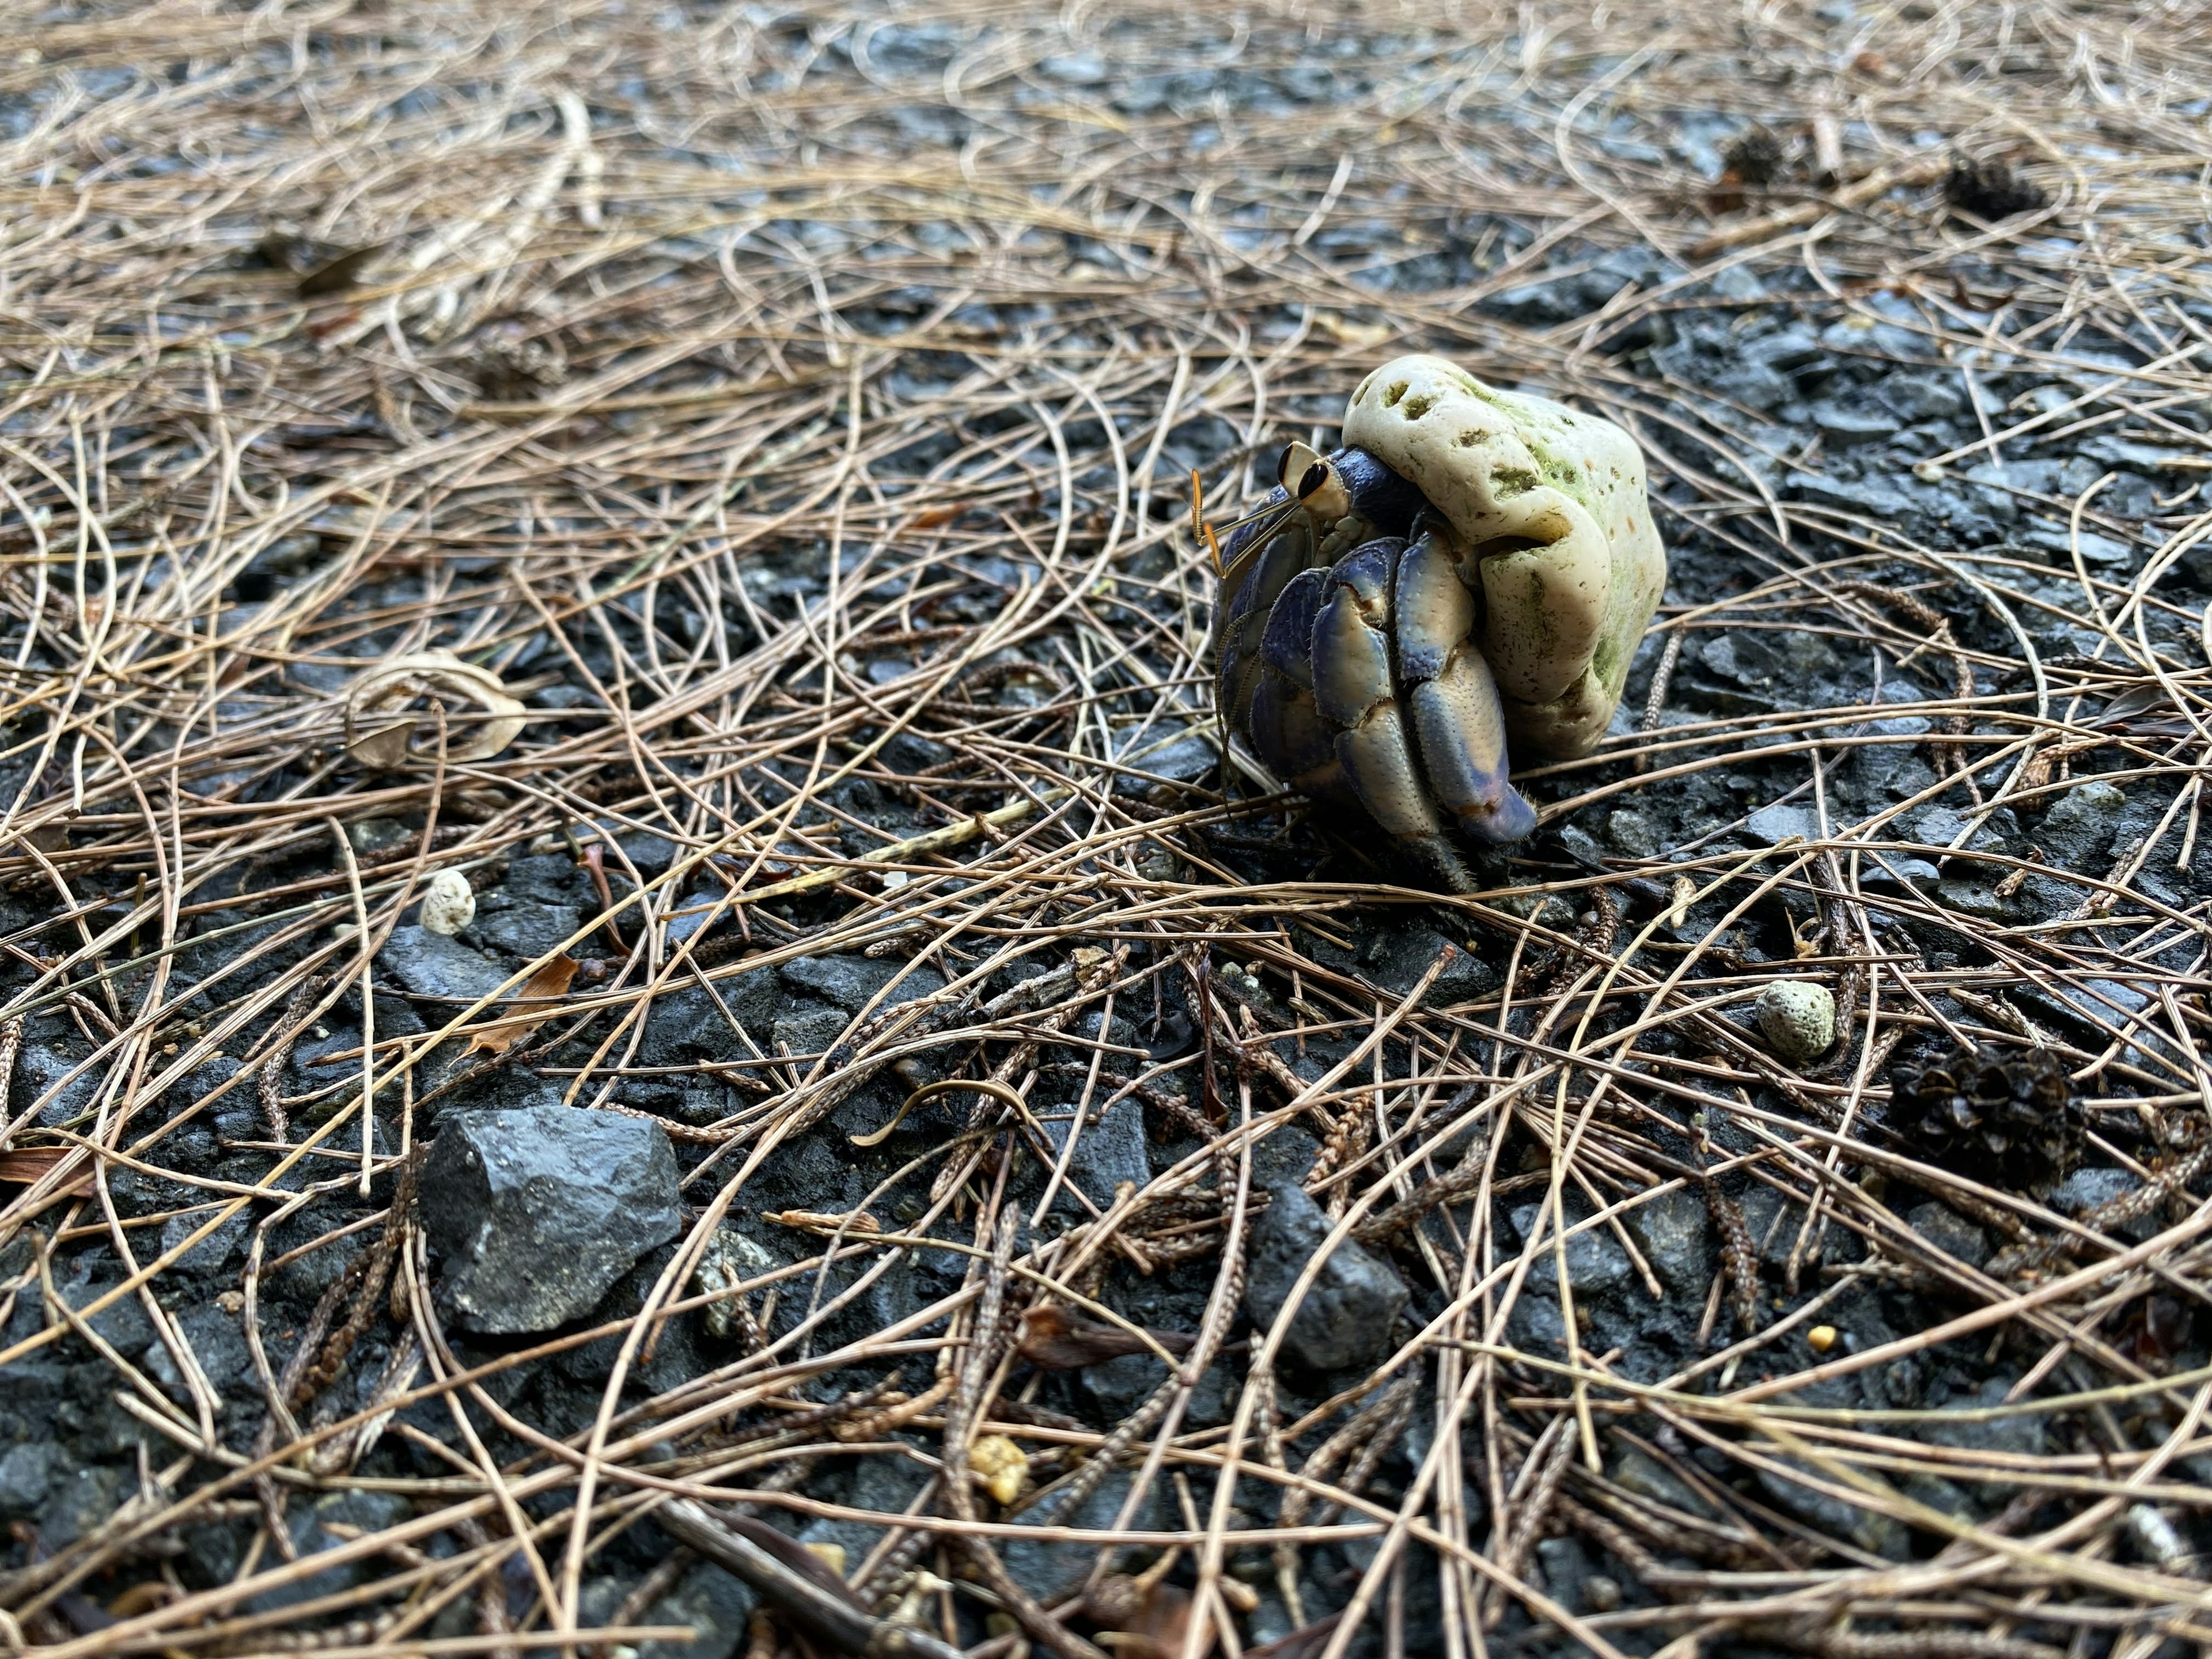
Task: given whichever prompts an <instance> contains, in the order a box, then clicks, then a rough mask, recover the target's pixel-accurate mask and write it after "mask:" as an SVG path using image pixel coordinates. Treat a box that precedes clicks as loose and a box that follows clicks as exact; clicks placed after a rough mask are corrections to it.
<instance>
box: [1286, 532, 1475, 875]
mask: <svg viewBox="0 0 2212 1659" xmlns="http://www.w3.org/2000/svg"><path fill="white" fill-rule="evenodd" d="M1405 545H1406V544H1405V543H1403V542H1401V541H1400V540H1398V539H1397V538H1395V537H1392V538H1384V539H1382V540H1377V541H1371V542H1369V543H1368V544H1366V545H1364V547H1361V548H1358V549H1357V550H1354V551H1353V552H1352V553H1350V554H1347V555H1346V556H1345V557H1344V558H1342V559H1341V560H1340V561H1338V562H1337V564H1336V567H1335V568H1334V569H1332V570H1331V571H1330V572H1329V573H1328V595H1327V597H1326V598H1325V599H1323V600H1322V608H1321V614H1320V616H1319V617H1316V620H1315V623H1314V632H1313V654H1312V659H1311V661H1312V667H1313V686H1314V702H1315V706H1316V708H1317V710H1318V711H1319V713H1320V714H1321V718H1322V721H1323V723H1324V724H1325V725H1326V726H1328V727H1330V728H1331V729H1333V730H1334V732H1335V737H1336V757H1337V760H1338V763H1340V765H1341V766H1342V767H1343V769H1344V776H1345V781H1346V783H1347V784H1349V785H1350V787H1351V788H1352V793H1354V794H1356V795H1357V796H1358V799H1359V804H1360V805H1362V806H1364V807H1365V808H1366V809H1367V815H1368V817H1371V818H1373V819H1374V820H1375V822H1376V825H1377V826H1378V827H1379V828H1380V829H1382V830H1383V834H1385V835H1386V836H1389V837H1390V839H1391V840H1393V841H1395V842H1397V843H1398V844H1399V845H1400V846H1401V848H1404V849H1405V850H1406V851H1407V852H1408V853H1410V854H1413V856H1414V857H1415V858H1416V859H1418V860H1419V861H1420V862H1421V863H1423V864H1424V865H1425V866H1427V867H1428V869H1429V871H1430V872H1431V874H1433V875H1434V876H1436V877H1437V878H1439V879H1441V880H1442V881H1443V882H1444V883H1445V884H1447V885H1448V886H1449V887H1451V888H1453V889H1455V890H1460V891H1466V890H1469V889H1470V887H1471V886H1472V884H1473V878H1472V876H1471V874H1470V873H1469V872H1468V868H1467V866H1466V864H1465V863H1464V861H1463V860H1462V859H1461V857H1460V855H1459V852H1458V849H1457V848H1455V847H1454V846H1453V845H1452V843H1451V840H1450V837H1449V835H1448V834H1447V832H1446V830H1445V828H1444V822H1443V818H1442V817H1439V816H1438V815H1437V810H1436V808H1435V807H1434V806H1433V805H1431V803H1430V799H1429V795H1428V792H1427V791H1426V789H1425V788H1424V787H1423V780H1422V776H1421V772H1420V768H1419V765H1418V764H1417V763H1416V762H1415V760H1414V757H1413V744H1412V742H1411V741H1410V736H1411V734H1410V733H1409V732H1407V727H1406V721H1405V719H1404V714H1403V711H1402V710H1401V708H1400V706H1399V702H1398V700H1397V698H1396V697H1395V696H1394V695H1393V691H1392V683H1391V676H1390V635H1391V632H1392V619H1391V611H1392V595H1393V590H1394V589H1395V586H1396V577H1397V571H1398V562H1399V559H1400V556H1401V553H1402V551H1403V550H1404V548H1405Z"/></svg>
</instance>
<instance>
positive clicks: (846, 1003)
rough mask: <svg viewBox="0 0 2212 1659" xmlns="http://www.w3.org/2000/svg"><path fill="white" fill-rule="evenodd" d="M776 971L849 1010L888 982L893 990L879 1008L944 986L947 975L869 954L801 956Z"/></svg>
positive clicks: (801, 989) (864, 1002) (792, 984)
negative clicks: (910, 967) (861, 955)
mask: <svg viewBox="0 0 2212 1659" xmlns="http://www.w3.org/2000/svg"><path fill="white" fill-rule="evenodd" d="M776 972H777V973H778V974H780V975H782V977H783V981H784V983H785V984H786V985H787V986H789V987H791V988H792V989H793V990H794V991H799V992H803V993H805V994H806V995H808V996H811V997H819V998H820V999H821V1000H823V1001H824V1002H827V1003H829V1004H831V1005H833V1006H836V1007H839V1008H842V1009H844V1010H845V1011H846V1012H848V1013H851V1012H859V1011H860V1009H862V1008H864V1007H866V1006H867V1003H868V1000H869V999H870V998H871V997H872V996H874V995H875V994H876V993H877V992H878V991H880V990H882V989H883V988H884V986H886V985H890V986H891V987H892V988H891V992H890V994H889V995H888V996H886V997H885V998H884V1000H883V1001H882V1002H880V1003H879V1004H878V1005H877V1006H878V1007H879V1008H889V1007H892V1006H896V1005H897V1004H899V1003H902V1002H911V1001H913V1000H915V998H916V997H926V996H928V995H930V994H932V993H933V992H936V991H941V990H943V989H944V988H945V978H944V975H941V974H939V972H938V971H937V970H936V969H934V968H927V967H923V968H913V969H909V968H908V967H907V966H906V964H905V963H898V962H891V961H888V960H878V959H877V958H874V957H848V956H830V957H799V959H798V960H797V961H796V962H787V963H784V964H783V965H782V966H781V967H780V968H779V969H776ZM893 981H896V984H893Z"/></svg>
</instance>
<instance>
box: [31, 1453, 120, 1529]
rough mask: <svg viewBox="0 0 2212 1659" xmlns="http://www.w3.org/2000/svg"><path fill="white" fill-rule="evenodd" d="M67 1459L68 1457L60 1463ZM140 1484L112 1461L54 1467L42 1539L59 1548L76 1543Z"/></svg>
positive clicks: (42, 1519)
mask: <svg viewBox="0 0 2212 1659" xmlns="http://www.w3.org/2000/svg"><path fill="white" fill-rule="evenodd" d="M66 1461H67V1458H66V1456H64V1457H61V1458H58V1459H57V1460H56V1462H57V1464H58V1463H61V1462H66ZM137 1485H138V1483H137V1480H136V1478H135V1477H134V1476H132V1475H131V1474H127V1473H125V1471H124V1470H122V1469H120V1468H116V1467H115V1466H114V1465H113V1464H111V1463H83V1464H80V1465H78V1466H77V1467H76V1468H73V1469H63V1468H58V1467H57V1468H53V1469H52V1474H50V1475H49V1477H48V1480H47V1485H46V1498H45V1501H44V1502H43V1503H42V1504H40V1508H39V1518H38V1528H39V1541H40V1543H41V1544H44V1545H45V1546H46V1547H47V1548H48V1549H55V1550H58V1549H60V1548H61V1547H63V1546H64V1545H66V1544H73V1543H75V1542H76V1541H77V1540H78V1539H80V1538H82V1537H83V1536H84V1535H85V1534H87V1533H88V1532H90V1531H92V1530H93V1529H94V1528H95V1527H98V1526H99V1525H100V1523H101V1522H105V1521H106V1520H107V1519H108V1518H109V1517H110V1516H112V1515H113V1514H114V1513H115V1511H116V1510H118V1509H119V1508H121V1507H122V1504H123V1501H124V1499H125V1498H128V1497H130V1496H131V1494H132V1493H133V1492H136V1491H137Z"/></svg>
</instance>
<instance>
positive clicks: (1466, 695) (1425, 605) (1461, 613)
mask: <svg viewBox="0 0 2212 1659" xmlns="http://www.w3.org/2000/svg"><path fill="white" fill-rule="evenodd" d="M1393 599H1394V601H1395V603H1394V605H1393V606H1392V609H1393V611H1394V613H1395V625H1396V630H1397V641H1398V678H1399V684H1400V685H1401V688H1402V689H1403V690H1404V694H1405V699H1406V704H1407V712H1408V714H1410V716H1411V719H1412V724H1413V735H1414V738H1415V740H1416V742H1417V743H1418V744H1419V750H1420V760H1421V766H1422V769H1423V770H1424V771H1425V772H1426V773H1427V775H1428V780H1429V789H1430V793H1431V794H1432V795H1433V796H1434V797H1435V799H1436V801H1437V805H1439V806H1441V807H1443V809H1444V811H1445V812H1446V813H1447V814H1448V815H1449V817H1450V819H1451V821H1452V822H1453V823H1454V824H1455V826H1456V827H1457V828H1458V829H1460V830H1461V832H1462V834H1465V835H1468V836H1473V837H1474V839H1476V840H1478V841H1483V842H1490V843H1492V845H1498V844H1502V843H1504V842H1516V841H1520V840H1522V839H1524V838H1525V837H1526V836H1528V835H1530V834H1532V833H1533V832H1534V829H1535V828H1536V813H1535V809H1534V808H1533V807H1531V806H1530V805H1528V802H1527V801H1525V800H1523V799H1522V798H1521V794H1520V792H1519V791H1518V790H1516V789H1515V788H1514V787H1513V786H1512V785H1511V784H1510V783H1509V782H1508V781H1506V772H1507V770H1508V761H1507V757H1506V753H1505V712H1504V708H1503V706H1502V705H1501V704H1500V703H1499V702H1498V682H1497V681H1496V680H1495V679H1494V678H1492V676H1491V672H1490V665H1489V664H1488V663H1487V662H1486V661H1485V660H1484V659H1483V656H1482V653H1481V652H1480V651H1479V650H1477V649H1476V648H1475V646H1474V629H1475V622H1476V617H1475V605H1474V594H1472V593H1471V592H1468V586H1467V584H1466V583H1465V582H1463V581H1462V580H1460V575H1459V571H1458V569H1457V567H1456V562H1455V559H1454V556H1453V554H1452V550H1451V548H1450V545H1449V542H1448V540H1447V538H1446V536H1445V533H1444V532H1442V531H1441V530H1439V529H1437V527H1436V526H1435V525H1434V524H1433V521H1431V523H1429V524H1427V525H1425V526H1420V527H1419V533H1418V534H1417V535H1416V537H1415V538H1414V540H1413V544H1412V545H1411V546H1410V547H1408V548H1407V550H1405V552H1404V553H1402V554H1401V555H1400V556H1399V559H1398V571H1397V582H1396V587H1395V592H1394V594H1393Z"/></svg>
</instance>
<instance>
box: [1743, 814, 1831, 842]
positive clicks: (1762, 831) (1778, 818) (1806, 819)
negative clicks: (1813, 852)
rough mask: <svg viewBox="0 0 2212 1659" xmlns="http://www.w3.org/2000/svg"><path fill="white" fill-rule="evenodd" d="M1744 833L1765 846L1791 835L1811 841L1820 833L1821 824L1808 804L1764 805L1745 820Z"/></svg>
mask: <svg viewBox="0 0 2212 1659" xmlns="http://www.w3.org/2000/svg"><path fill="white" fill-rule="evenodd" d="M1743 828H1744V833H1745V834H1746V835H1748V836H1750V837H1751V838H1752V839H1753V841H1755V842H1759V844H1760V845H1761V846H1763V847H1771V846H1773V845H1775V844H1776V843H1777V842H1782V841H1785V840H1787V839H1788V838H1789V837H1790V836H1797V837H1798V838H1799V839H1800V840H1804V841H1810V840H1811V839H1813V837H1814V836H1817V835H1818V834H1819V833H1820V824H1819V823H1817V822H1816V821H1815V820H1814V817H1813V811H1812V809H1811V808H1810V807H1808V806H1793V805H1774V806H1762V807H1760V808H1759V811H1756V812H1753V814H1752V815H1751V816H1750V817H1747V818H1746V819H1745V820H1744V824H1743Z"/></svg>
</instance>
